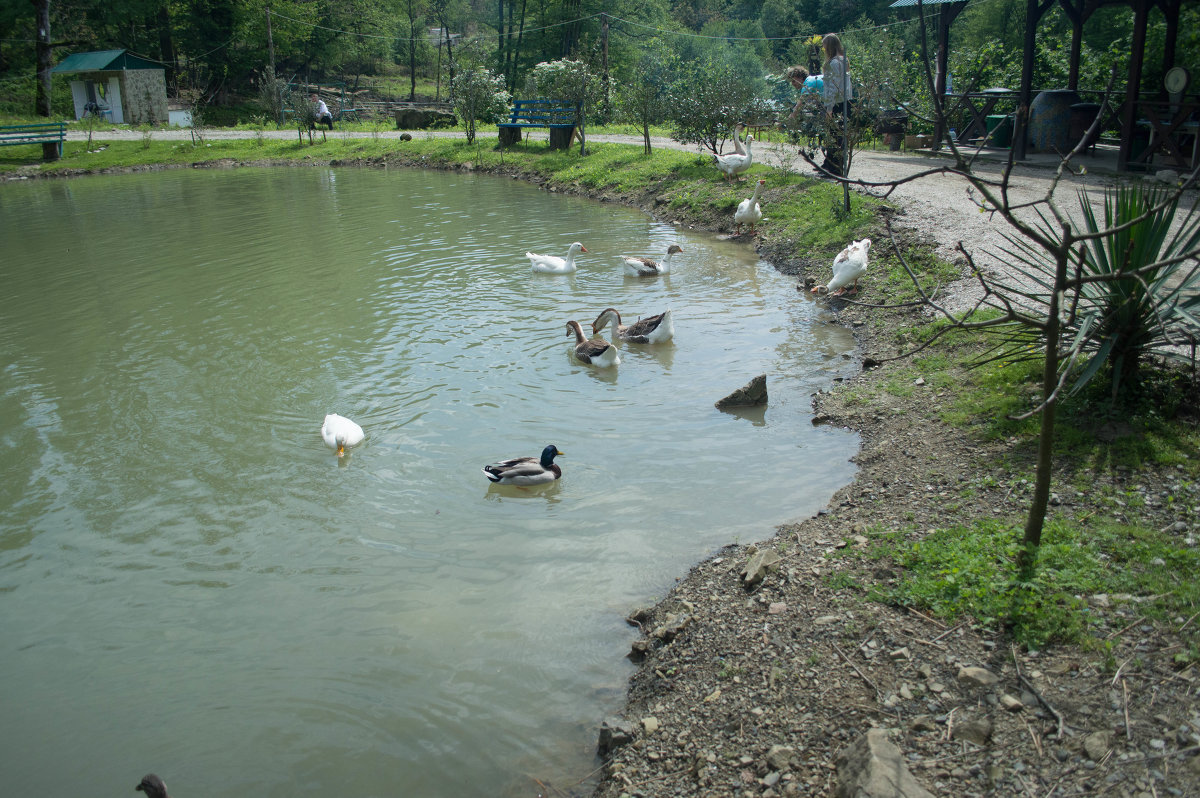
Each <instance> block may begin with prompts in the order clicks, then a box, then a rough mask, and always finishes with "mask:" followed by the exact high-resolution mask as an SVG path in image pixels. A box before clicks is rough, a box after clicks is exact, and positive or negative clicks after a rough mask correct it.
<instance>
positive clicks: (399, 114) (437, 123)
mask: <svg viewBox="0 0 1200 798" xmlns="http://www.w3.org/2000/svg"><path fill="white" fill-rule="evenodd" d="M395 115H396V129H397V130H425V129H427V128H431V127H453V126H455V125H456V124H458V118H457V117H455V116H454V114H452V113H450V112H449V111H448V110H438V109H421V108H399V109H397V110H396V112H395Z"/></svg>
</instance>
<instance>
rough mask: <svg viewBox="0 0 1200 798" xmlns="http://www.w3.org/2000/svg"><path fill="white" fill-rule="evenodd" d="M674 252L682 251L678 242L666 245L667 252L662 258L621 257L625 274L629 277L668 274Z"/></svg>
mask: <svg viewBox="0 0 1200 798" xmlns="http://www.w3.org/2000/svg"><path fill="white" fill-rule="evenodd" d="M676 252H683V247H681V246H679V245H678V244H672V245H671V246H669V247H667V254H666V255H665V256H664V257H663V259H662V260H654V259H653V258H641V257H637V256H630V257H626V258H622V260H624V261H625V274H627V275H629V276H630V277H657V276H659V275H660V274H668V273H670V271H671V256H672V255H674V254H675V253H676Z"/></svg>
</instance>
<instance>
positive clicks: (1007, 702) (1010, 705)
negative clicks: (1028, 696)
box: [1000, 693, 1025, 712]
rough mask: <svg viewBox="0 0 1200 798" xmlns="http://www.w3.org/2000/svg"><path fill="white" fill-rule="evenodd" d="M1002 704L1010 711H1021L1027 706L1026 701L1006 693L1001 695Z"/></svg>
mask: <svg viewBox="0 0 1200 798" xmlns="http://www.w3.org/2000/svg"><path fill="white" fill-rule="evenodd" d="M1000 706H1002V707H1004V708H1005V709H1007V710H1008V711H1009V712H1020V711H1021V710H1022V709H1024V708H1025V702H1023V701H1022V700H1021V699H1019V698H1017V697H1016V696H1015V695H1010V694H1008V693H1005V694H1004V695H1002V696H1000Z"/></svg>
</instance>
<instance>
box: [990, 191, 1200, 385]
mask: <svg viewBox="0 0 1200 798" xmlns="http://www.w3.org/2000/svg"><path fill="white" fill-rule="evenodd" d="M1079 200H1080V206H1081V208H1082V213H1083V217H1082V218H1083V225H1082V228H1081V229H1080V230H1079V232H1078V233H1077V234H1076V235H1075V238H1077V239H1079V240H1080V244H1079V246H1078V249H1076V250H1075V251H1074V254H1073V255H1072V259H1071V263H1072V266H1073V272H1074V273H1073V274H1068V275H1066V279H1065V280H1063V281H1061V282H1059V281H1058V280H1057V279H1056V277H1055V266H1054V264H1053V263H1049V262H1047V260H1046V258H1045V252H1044V250H1043V249H1041V248H1039V247H1037V246H1035V245H1033V244H1031V243H1030V242H1028V241H1026V240H1024V239H1019V238H1016V237H1015V236H1008V240H1009V242H1010V244H1011V245H1012V246H1011V247H1009V248H1006V250H1005V251H1004V253H1003V256H1004V259H1005V260H1006V261H1007V262H1008V263H1009V265H1010V267H1011V268H1012V269H1013V270H1014V271H1016V272H1017V273H1019V274H1020V275H1021V276H1022V277H1023V278H1024V280H1023V287H1018V286H1015V285H1000V286H998V287H999V288H1001V289H1002V292H1003V293H1004V294H1005V295H1007V296H1009V297H1012V298H1016V300H1017V305H1018V306H1019V307H1021V308H1023V310H1022V311H1021V312H1020V313H1018V314H1017V316H1016V317H1015V318H1014V319H1012V320H1011V321H1010V322H1008V323H1006V324H1003V325H1000V326H997V327H994V328H992V329H993V330H994V331H995V332H997V333H999V334H1000V335H1001V340H1000V342H999V344H998V345H997V346H996V347H995V348H994V349H991V350H989V352H988V353H987V354H985V355H984V356H983V357H982V358H981V359H980V361H978V362H980V363H983V362H989V361H991V360H996V359H1004V360H1012V361H1019V360H1030V359H1034V360H1036V359H1040V358H1041V353H1042V352H1043V351H1044V348H1045V340H1044V335H1043V333H1044V330H1043V329H1042V327H1040V326H1039V325H1036V324H1030V323H1028V321H1029V319H1037V318H1042V317H1044V316H1045V313H1046V312H1047V309H1048V308H1049V307H1050V305H1051V295H1052V294H1053V293H1054V292H1056V291H1061V294H1060V295H1059V299H1058V302H1057V306H1058V308H1059V313H1060V314H1061V316H1062V325H1063V329H1062V335H1061V338H1060V339H1059V340H1060V341H1061V345H1062V351H1060V352H1059V353H1058V362H1059V363H1060V364H1062V370H1061V372H1060V380H1059V385H1065V384H1066V381H1067V380H1068V378H1072V377H1073V378H1074V390H1076V391H1077V390H1079V389H1080V388H1082V387H1083V386H1084V385H1086V384H1087V383H1088V382H1090V381H1091V380H1092V378H1093V377H1095V376H1096V374H1097V373H1099V372H1100V370H1101V368H1102V367H1104V366H1105V365H1108V366H1109V367H1110V369H1111V373H1112V396H1113V401H1114V402H1115V401H1116V400H1117V399H1118V397H1119V396H1120V394H1121V392H1122V390H1123V389H1124V388H1125V387H1127V386H1130V385H1132V384H1134V383H1135V382H1136V380H1137V374H1138V368H1139V365H1140V364H1141V363H1142V361H1143V360H1144V359H1145V357H1146V356H1147V355H1148V354H1152V353H1153V354H1160V355H1164V356H1167V357H1175V356H1180V355H1181V354H1183V350H1182V349H1181V345H1185V344H1192V343H1200V263H1197V261H1196V254H1197V250H1198V248H1200V216H1198V215H1197V213H1196V211H1195V210H1194V209H1193V210H1191V211H1188V213H1187V214H1186V216H1184V217H1183V219H1182V220H1181V221H1180V222H1179V223H1178V224H1176V221H1175V217H1176V212H1177V210H1178V203H1179V195H1178V192H1174V191H1171V190H1170V189H1165V188H1158V187H1148V186H1145V185H1133V186H1123V187H1118V188H1116V189H1112V190H1109V191H1106V192H1105V196H1104V203H1103V208H1102V213H1103V218H1100V217H1099V216H1098V215H1097V210H1096V209H1095V208H1093V207H1092V204H1091V202H1090V201H1089V200H1088V198H1087V196H1086V195H1084V194H1083V193H1082V192H1081V193H1080V196H1079ZM1173 229H1174V232H1172V230H1173ZM1039 230H1040V232H1041V233H1042V234H1043V235H1044V236H1046V237H1047V238H1048V239H1051V240H1053V241H1055V242H1061V241H1062V239H1061V235H1060V234H1058V233H1057V232H1056V231H1055V229H1054V226H1053V225H1051V224H1050V223H1049V221H1048V220H1046V219H1045V218H1044V217H1043V219H1042V224H1041V225H1040V226H1039ZM989 304H990V303H989Z"/></svg>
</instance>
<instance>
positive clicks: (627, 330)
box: [592, 308, 675, 344]
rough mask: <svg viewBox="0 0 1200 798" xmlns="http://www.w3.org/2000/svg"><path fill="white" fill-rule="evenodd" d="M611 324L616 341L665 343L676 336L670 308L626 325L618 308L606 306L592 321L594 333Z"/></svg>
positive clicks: (613, 337)
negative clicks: (622, 322) (622, 321)
mask: <svg viewBox="0 0 1200 798" xmlns="http://www.w3.org/2000/svg"><path fill="white" fill-rule="evenodd" d="M609 325H612V339H613V340H614V341H615V340H617V339H620V340H622V341H628V342H630V343H632V344H663V343H666V342H667V341H670V340H671V339H672V338H674V337H675V324H674V323H673V322H672V321H671V311H670V310H665V311H663V312H662V313H659V314H658V315H656V316H647V317H646V318H644V319H638V320H637V321H635V322H634V323H633V324H630V325H629V326H628V327H626V326H625V325H623V324H621V314H620V313H618V312H617V309H616V308H605V309H604V310H602V311H600V315H599V316H597V317H596V320H595V321H594V322H592V333H593V334H596V333H599V332H600V331H601V330H603V329H604V328H605V327H607V326H609Z"/></svg>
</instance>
